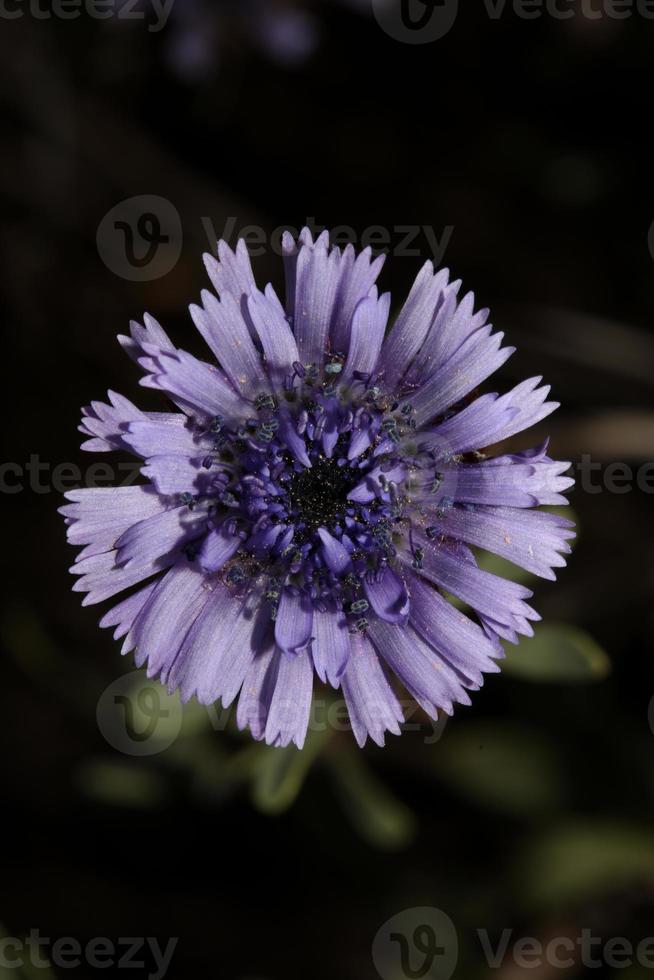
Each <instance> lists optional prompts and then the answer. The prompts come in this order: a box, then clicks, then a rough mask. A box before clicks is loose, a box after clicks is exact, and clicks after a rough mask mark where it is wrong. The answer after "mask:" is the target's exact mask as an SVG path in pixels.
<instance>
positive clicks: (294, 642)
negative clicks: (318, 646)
mask: <svg viewBox="0 0 654 980" xmlns="http://www.w3.org/2000/svg"><path fill="white" fill-rule="evenodd" d="M312 623H313V611H312V608H311V604H310V602H309V601H308V600H307V599H306V598H305V597H304V596H301V595H299V594H297V595H296V594H294V593H293V592H291V590H290V589H288V588H285V589H284V590H283V592H282V595H281V599H280V601H279V608H278V609H277V619H276V621H275V641H276V643H277V646H278V647H279V649H280V650H282V651H283V652H284V653H289V654H294V653H297V651H298V650H302V649H304V647H306V646H307V645H308V643H309V640H310V639H311V626H312Z"/></svg>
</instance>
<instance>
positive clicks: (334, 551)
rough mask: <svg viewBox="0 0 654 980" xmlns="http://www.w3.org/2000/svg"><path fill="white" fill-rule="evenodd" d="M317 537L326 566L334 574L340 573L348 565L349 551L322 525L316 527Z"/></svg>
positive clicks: (349, 560)
mask: <svg viewBox="0 0 654 980" xmlns="http://www.w3.org/2000/svg"><path fill="white" fill-rule="evenodd" d="M318 537H319V538H320V540H321V541H322V553H323V555H324V558H325V562H326V564H327V567H328V568H329V570H330V571H331V572H334V574H336V575H341V574H342V573H343V572H344V571H345V570H346V569H347V568H348V567H349V565H350V562H351V559H350V552H349V551H348V550H347V548H346V547H345V545H344V544H342V543H341V542H340V541H338V540H337V539H336V538H335V537H334V536H333V535H332V534H330V533H329V531H327V530H326V529H325V528H324V527H319V528H318Z"/></svg>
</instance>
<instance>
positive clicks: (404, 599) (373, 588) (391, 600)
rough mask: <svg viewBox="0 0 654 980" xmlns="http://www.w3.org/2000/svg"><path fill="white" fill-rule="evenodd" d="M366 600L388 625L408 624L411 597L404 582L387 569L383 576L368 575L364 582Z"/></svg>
mask: <svg viewBox="0 0 654 980" xmlns="http://www.w3.org/2000/svg"><path fill="white" fill-rule="evenodd" d="M363 588H364V592H365V593H366V598H367V599H368V601H369V602H370V605H371V606H372V608H373V610H374V611H375V613H376V614H377V615H378V616H379V618H380V619H383V620H385V622H387V623H397V624H400V625H402V624H404V623H406V621H407V619H408V616H409V605H410V602H409V596H408V593H407V590H406V586H405V584H404V581H403V580H402V579H401V578H400V576H399V575H398V574H397V573H396V572H394V571H393V569H392V568H385V569H384V570H383V571H382V572H381V574H370V575H367V576H366V577H365V579H364V581H363Z"/></svg>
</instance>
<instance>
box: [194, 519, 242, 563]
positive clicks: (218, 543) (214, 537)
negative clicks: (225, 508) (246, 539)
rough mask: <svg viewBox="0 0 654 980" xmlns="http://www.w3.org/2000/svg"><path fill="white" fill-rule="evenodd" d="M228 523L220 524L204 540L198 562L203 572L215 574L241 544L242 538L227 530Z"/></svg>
mask: <svg viewBox="0 0 654 980" xmlns="http://www.w3.org/2000/svg"><path fill="white" fill-rule="evenodd" d="M228 523H229V522H226V523H225V524H221V525H220V527H217V528H215V529H214V530H213V531H210V532H209V534H208V535H207V536H206V538H205V539H204V542H203V544H202V547H201V548H200V552H199V554H198V561H199V562H200V567H201V568H202V570H203V571H205V572H217V571H218V569H220V568H222V567H223V565H224V564H225V562H226V561H229V559H230V558H231V557H232V555H235V554H236V552H237V551H238V549H239V548H240V546H241V545H242V544H243V539H242V538H239V537H238V536H237V535H236V534H232V533H230V532H229V531H228V530H227V527H228Z"/></svg>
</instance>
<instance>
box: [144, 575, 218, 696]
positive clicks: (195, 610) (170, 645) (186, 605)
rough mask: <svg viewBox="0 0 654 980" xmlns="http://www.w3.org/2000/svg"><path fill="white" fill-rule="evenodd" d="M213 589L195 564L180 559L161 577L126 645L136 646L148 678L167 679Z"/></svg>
mask: <svg viewBox="0 0 654 980" xmlns="http://www.w3.org/2000/svg"><path fill="white" fill-rule="evenodd" d="M209 598H210V592H208V591H207V589H206V579H205V577H204V575H202V574H201V573H200V572H199V571H198V570H197V568H196V567H195V566H193V565H190V564H189V563H188V562H181V563H179V564H177V565H175V566H174V568H171V569H170V571H169V572H166V574H165V575H164V576H163V578H161V579H160V581H159V583H158V584H157V587H156V589H155V590H154V591H153V593H152V595H151V596H150V598H149V599H148V601H147V602H146V604H145V606H144V607H143V609H142V610H141V612H140V613H139V615H138V616H137V617H136V620H135V622H134V625H133V626H132V628H131V630H130V631H129V634H128V636H127V640H126V641H125V644H126V647H127V648H128V649H132V648H133V647H136V658H135V659H136V664H137V666H139V667H142V666H143V665H144V664H145V663H147V665H148V677H158V676H160V677H161V679H162V681H163V682H165V681H166V679H167V677H168V671H169V670H170V668H171V666H172V664H173V662H174V660H175V657H176V655H177V652H178V650H179V648H180V647H181V645H182V643H183V641H184V638H185V637H186V634H187V633H188V631H189V630H190V628H191V627H192V625H193V622H194V620H195V618H196V617H197V616H198V615H199V614H200V612H201V611H202V609H203V608H204V607H205V606H206V604H207V602H208V601H209Z"/></svg>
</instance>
